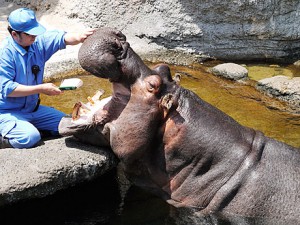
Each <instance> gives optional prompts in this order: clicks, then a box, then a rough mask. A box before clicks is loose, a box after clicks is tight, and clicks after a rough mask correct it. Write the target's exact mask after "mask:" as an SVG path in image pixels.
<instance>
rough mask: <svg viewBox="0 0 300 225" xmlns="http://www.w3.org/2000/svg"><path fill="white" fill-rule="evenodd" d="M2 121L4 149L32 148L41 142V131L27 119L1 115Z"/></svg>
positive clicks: (1, 129) (0, 126) (1, 131)
mask: <svg viewBox="0 0 300 225" xmlns="http://www.w3.org/2000/svg"><path fill="white" fill-rule="evenodd" d="M0 121H1V122H0V134H1V140H3V141H2V144H3V145H2V147H10V146H9V145H11V146H12V147H13V148H31V147H34V146H35V145H36V144H37V143H38V142H39V141H40V140H41V136H40V133H39V131H38V130H37V129H36V128H35V127H34V126H33V125H32V124H31V123H30V122H28V121H26V120H25V119H20V118H19V117H16V116H14V115H11V114H1V116H0Z"/></svg>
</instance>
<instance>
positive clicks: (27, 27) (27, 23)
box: [7, 8, 46, 35]
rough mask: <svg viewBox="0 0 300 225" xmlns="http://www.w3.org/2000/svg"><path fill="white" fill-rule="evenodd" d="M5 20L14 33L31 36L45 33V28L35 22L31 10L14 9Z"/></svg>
mask: <svg viewBox="0 0 300 225" xmlns="http://www.w3.org/2000/svg"><path fill="white" fill-rule="evenodd" d="M7 20H8V23H9V26H10V27H11V28H12V29H13V30H15V31H22V32H24V33H27V34H31V35H39V34H42V33H44V32H45V31H46V28H45V27H44V26H42V25H41V24H40V23H38V22H37V20H36V17H35V13H34V12H33V11H32V10H31V9H27V8H20V9H16V10H14V11H12V12H11V13H10V15H9V16H8V19H7Z"/></svg>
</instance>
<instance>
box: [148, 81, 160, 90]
mask: <svg viewBox="0 0 300 225" xmlns="http://www.w3.org/2000/svg"><path fill="white" fill-rule="evenodd" d="M147 89H148V91H149V92H151V93H152V92H155V93H156V92H157V91H158V89H159V86H158V83H157V82H153V81H148V82H147Z"/></svg>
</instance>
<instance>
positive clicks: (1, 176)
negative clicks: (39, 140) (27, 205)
mask: <svg viewBox="0 0 300 225" xmlns="http://www.w3.org/2000/svg"><path fill="white" fill-rule="evenodd" d="M116 162H117V161H116V158H115V157H114V155H113V153H112V152H110V151H109V150H106V149H104V148H103V149H99V148H98V147H94V146H91V145H85V144H82V143H79V142H78V141H76V140H75V139H73V138H71V137H67V138H59V139H52V140H45V141H44V143H43V144H42V145H40V146H37V147H35V148H32V149H11V148H8V149H0V165H1V167H0V180H1V182H0V206H1V205H6V204H11V203H14V202H17V201H20V200H24V199H31V198H40V197H44V196H47V195H51V194H53V193H55V192H56V191H58V190H61V189H65V188H68V187H70V186H74V185H75V184H78V183H80V182H84V181H88V180H91V179H93V178H96V177H97V176H100V175H102V174H104V173H105V172H107V171H108V170H110V169H111V168H113V167H115V166H116Z"/></svg>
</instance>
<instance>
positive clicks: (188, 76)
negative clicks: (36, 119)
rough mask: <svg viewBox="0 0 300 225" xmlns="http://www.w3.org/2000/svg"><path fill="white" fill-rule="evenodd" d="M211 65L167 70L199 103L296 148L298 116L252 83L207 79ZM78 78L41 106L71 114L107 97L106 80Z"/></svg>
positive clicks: (292, 71) (255, 68)
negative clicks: (100, 93)
mask: <svg viewBox="0 0 300 225" xmlns="http://www.w3.org/2000/svg"><path fill="white" fill-rule="evenodd" d="M213 65H214V64H206V65H195V66H193V67H183V66H171V72H172V75H174V74H175V73H179V74H181V76H182V79H181V85H182V86H183V87H185V88H188V89H190V90H192V91H194V92H195V93H197V95H198V96H200V97H201V98H202V99H204V100H205V101H207V102H209V103H211V104H212V105H214V106H216V107H217V108H219V109H220V110H222V111H224V112H225V113H227V114H228V115H230V116H231V117H233V118H234V119H235V120H237V121H238V122H239V123H240V124H242V125H244V126H248V127H252V128H254V129H257V130H260V131H262V132H264V134H265V135H267V136H269V137H272V138H275V139H277V140H279V141H283V142H285V143H287V144H290V145H292V146H295V147H300V114H299V113H298V114H296V113H292V112H291V111H290V109H289V107H288V106H287V105H286V104H285V103H283V102H280V101H278V100H275V99H272V98H270V97H268V96H266V95H264V94H262V93H260V92H259V91H257V90H256V89H255V88H254V87H253V85H254V82H252V81H250V82H248V83H247V84H242V83H238V82H233V81H230V80H226V79H222V78H219V77H216V76H213V75H211V74H210V73H208V72H207V70H208V69H209V68H210V67H211V66H213ZM150 66H151V65H150ZM246 67H247V69H249V77H250V78H251V80H259V79H261V78H262V74H264V76H265V77H270V76H273V75H277V73H276V74H274V71H275V70H280V71H282V74H285V75H289V76H297V75H299V74H300V71H299V68H298V69H297V67H294V66H286V67H282V66H281V67H279V66H278V65H271V66H270V65H257V64H256V65H246ZM262 71H263V72H262ZM256 72H257V73H256ZM73 76H74V75H73ZM76 76H78V75H76ZM79 76H80V78H81V79H82V80H83V83H84V85H83V86H82V87H81V88H79V89H78V90H75V91H65V92H64V94H63V95H60V96H51V97H50V96H44V95H42V104H45V105H50V106H54V107H56V108H57V109H59V110H61V111H63V112H65V113H71V112H72V108H73V105H74V104H75V103H76V102H77V101H83V102H87V97H88V96H92V95H93V94H94V93H95V92H96V91H97V90H98V89H99V88H101V89H104V90H105V95H104V97H106V96H108V95H110V94H111V84H110V83H109V82H108V81H107V80H105V79H101V78H97V77H95V76H92V75H86V74H84V73H81V74H80V75H79ZM59 83H60V80H57V82H56V84H57V85H59Z"/></svg>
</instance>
